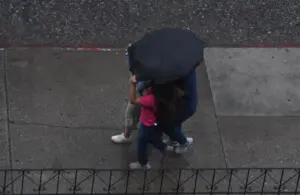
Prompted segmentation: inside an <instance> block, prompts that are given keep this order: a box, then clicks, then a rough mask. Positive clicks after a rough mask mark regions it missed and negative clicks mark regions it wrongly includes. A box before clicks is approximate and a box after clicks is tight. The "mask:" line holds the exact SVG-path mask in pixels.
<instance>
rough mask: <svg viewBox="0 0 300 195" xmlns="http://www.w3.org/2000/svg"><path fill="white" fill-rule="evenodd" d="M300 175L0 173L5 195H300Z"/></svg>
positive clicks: (278, 172)
mask: <svg viewBox="0 0 300 195" xmlns="http://www.w3.org/2000/svg"><path fill="white" fill-rule="evenodd" d="M299 173H300V169H288V168H283V169H282V168H274V169H170V170H167V169H163V170H148V171H130V170H117V169H111V170H109V169H105V170H100V169H98V170H97V169H61V170H49V169H40V170H1V171H0V182H1V194H18V195H19V194H24V195H25V194H103V195H106V194H111V195H116V194H131V195H134V194H145V195H146V194H155V195H159V194H178V195H181V194H191V195H192V194H193V195H194V194H300V190H299V179H300V174H299Z"/></svg>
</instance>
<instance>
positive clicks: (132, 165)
mask: <svg viewBox="0 0 300 195" xmlns="http://www.w3.org/2000/svg"><path fill="white" fill-rule="evenodd" d="M129 168H130V169H150V168H151V166H150V165H149V164H148V163H147V164H146V165H144V166H143V165H141V164H140V163H139V162H132V163H130V164H129Z"/></svg>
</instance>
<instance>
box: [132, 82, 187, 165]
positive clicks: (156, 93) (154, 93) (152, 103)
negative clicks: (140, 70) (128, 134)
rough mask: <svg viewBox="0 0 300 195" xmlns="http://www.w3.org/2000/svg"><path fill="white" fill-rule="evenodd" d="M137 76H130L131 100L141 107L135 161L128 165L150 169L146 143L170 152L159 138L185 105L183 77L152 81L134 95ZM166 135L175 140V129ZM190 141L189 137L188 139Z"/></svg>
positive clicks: (171, 149) (171, 148)
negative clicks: (158, 82)
mask: <svg viewBox="0 0 300 195" xmlns="http://www.w3.org/2000/svg"><path fill="white" fill-rule="evenodd" d="M136 83H137V81H136V77H135V76H133V77H132V79H131V86H130V98H129V99H130V103H131V104H133V105H138V106H141V118H140V119H141V123H140V127H139V131H138V144H137V145H138V148H137V151H138V152H137V154H138V155H137V156H138V161H137V162H132V163H130V164H129V167H130V168H131V169H149V168H150V165H149V164H148V156H147V146H148V143H150V144H152V145H153V146H154V147H155V148H157V149H158V150H160V151H161V152H162V153H163V155H164V154H165V153H166V152H167V151H173V147H171V146H168V145H167V144H166V143H164V142H163V140H162V134H163V129H173V128H174V127H173V126H174V124H175V121H176V120H177V118H178V116H179V115H180V114H179V113H181V112H182V109H183V106H184V104H183V103H184V101H183V100H184V99H183V96H184V92H183V89H182V86H183V84H181V83H183V79H179V80H177V81H174V82H168V83H165V84H154V83H152V84H151V85H150V86H149V87H148V88H147V89H145V94H144V95H143V96H141V97H137V96H136ZM169 136H170V137H172V138H173V139H176V136H177V135H176V132H175V131H170V132H169ZM191 141H192V140H191Z"/></svg>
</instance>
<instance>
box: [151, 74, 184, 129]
mask: <svg viewBox="0 0 300 195" xmlns="http://www.w3.org/2000/svg"><path fill="white" fill-rule="evenodd" d="M180 90H181V92H183V90H184V81H183V79H179V80H176V81H173V82H169V83H166V84H154V85H152V91H153V95H154V96H155V101H156V107H157V112H156V120H157V123H158V125H160V126H162V127H165V128H167V127H171V126H173V125H174V124H175V122H176V120H178V119H179V117H180V114H181V113H182V109H183V100H184V99H183V98H184V97H183V96H182V94H181V93H179V91H180Z"/></svg>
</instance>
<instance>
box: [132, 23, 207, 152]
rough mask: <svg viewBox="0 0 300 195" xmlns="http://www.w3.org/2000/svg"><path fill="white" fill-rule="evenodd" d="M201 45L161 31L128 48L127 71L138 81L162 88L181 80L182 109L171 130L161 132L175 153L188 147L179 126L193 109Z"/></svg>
mask: <svg viewBox="0 0 300 195" xmlns="http://www.w3.org/2000/svg"><path fill="white" fill-rule="evenodd" d="M203 53H204V42H203V41H202V40H200V39H199V38H198V37H197V36H196V35H195V34H194V33H192V32H191V31H189V30H183V29H178V28H164V29H160V30H156V31H153V32H150V33H148V34H146V35H144V37H143V38H142V39H140V40H139V41H137V42H135V43H134V44H133V45H132V46H131V47H129V48H128V54H129V66H130V71H131V72H132V73H133V74H135V75H136V79H137V80H138V81H146V80H151V81H153V82H154V83H155V84H164V83H168V82H172V81H176V80H178V79H183V81H184V82H183V86H184V109H183V112H182V114H181V116H180V117H179V118H178V119H177V120H176V122H175V124H174V126H173V128H169V129H164V130H163V131H164V133H166V134H167V135H168V136H169V137H170V140H171V141H172V142H174V141H175V142H178V143H179V146H176V147H175V152H177V153H183V152H185V151H186V149H187V148H188V146H189V145H190V144H191V142H192V139H187V138H186V137H185V136H184V133H183V132H182V127H181V126H182V123H183V122H184V121H185V120H187V119H188V118H190V117H191V116H192V115H193V114H194V113H195V112H196V108H197V103H198V98H197V85H196V83H197V81H196V68H197V66H198V65H199V64H200V63H201V62H202V61H203Z"/></svg>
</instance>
